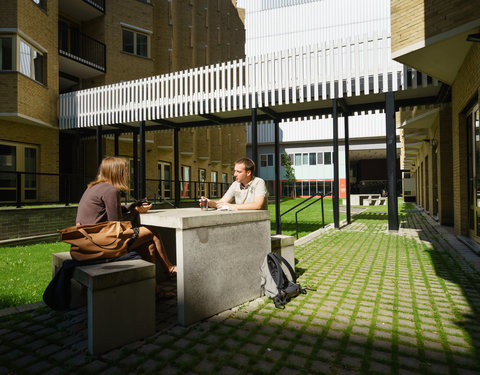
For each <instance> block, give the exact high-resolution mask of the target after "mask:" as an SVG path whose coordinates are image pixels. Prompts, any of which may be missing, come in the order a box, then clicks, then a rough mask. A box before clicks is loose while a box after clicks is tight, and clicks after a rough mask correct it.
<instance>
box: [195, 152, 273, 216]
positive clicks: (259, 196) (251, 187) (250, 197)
mask: <svg viewBox="0 0 480 375" xmlns="http://www.w3.org/2000/svg"><path fill="white" fill-rule="evenodd" d="M254 173H255V163H254V162H253V160H251V159H249V158H241V159H238V160H237V161H236V162H235V169H234V174H233V175H234V176H235V182H234V183H233V184H232V185H231V186H230V187H229V188H228V190H227V192H226V193H225V195H224V196H223V197H222V199H220V200H218V201H212V200H210V199H208V200H207V202H208V206H209V207H213V208H217V209H220V210H268V191H267V187H266V186H265V181H264V180H262V179H261V178H260V177H255V176H254ZM202 198H203V197H202ZM234 199H235V203H234V204H233V203H231V202H232V201H233V200H234Z"/></svg>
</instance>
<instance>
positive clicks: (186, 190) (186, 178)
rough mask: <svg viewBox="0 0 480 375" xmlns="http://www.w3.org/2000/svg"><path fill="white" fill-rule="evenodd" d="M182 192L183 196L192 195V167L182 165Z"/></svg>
mask: <svg viewBox="0 0 480 375" xmlns="http://www.w3.org/2000/svg"><path fill="white" fill-rule="evenodd" d="M180 189H181V194H182V196H183V197H190V167H189V166H187V165H182V184H181V187H180Z"/></svg>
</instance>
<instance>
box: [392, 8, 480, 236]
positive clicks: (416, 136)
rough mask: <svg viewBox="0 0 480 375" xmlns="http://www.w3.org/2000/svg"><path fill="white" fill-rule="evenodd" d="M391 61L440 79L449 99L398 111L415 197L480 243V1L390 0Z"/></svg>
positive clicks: (404, 157)
mask: <svg viewBox="0 0 480 375" xmlns="http://www.w3.org/2000/svg"><path fill="white" fill-rule="evenodd" d="M391 15H392V17H391V19H392V21H391V22H392V55H393V57H394V59H395V60H397V61H399V62H401V63H404V64H407V65H409V66H411V67H414V68H416V69H418V70H419V71H421V72H423V73H426V74H429V75H431V76H432V77H435V78H437V79H439V80H440V81H442V82H444V84H445V87H446V90H445V95H450V98H451V99H450V101H449V103H447V104H444V105H442V106H440V107H438V108H435V109H433V110H432V109H430V110H425V109H418V110H415V111H409V112H406V113H402V114H401V119H400V121H401V123H402V125H403V128H404V129H405V130H404V132H403V134H402V138H403V144H404V147H403V148H404V151H403V153H402V163H403V168H404V169H407V170H408V171H409V174H410V175H411V177H414V178H415V184H416V188H417V202H418V203H419V204H421V205H422V206H423V207H424V208H425V209H426V210H427V211H429V212H430V214H432V215H434V216H436V217H438V219H439V221H440V222H441V223H442V224H450V225H453V226H454V231H455V233H456V234H458V235H464V236H468V237H470V238H472V239H474V240H476V241H477V242H478V241H479V240H480V204H479V202H480V201H479V197H480V194H479V192H480V190H479V189H480V185H479V184H478V181H480V180H479V171H480V166H479V160H480V154H479V152H480V151H479V150H480V147H479V146H480V144H479V137H478V134H479V131H478V129H479V99H478V97H479V89H480V67H479V64H478V61H479V59H480V44H479V43H478V42H479V41H480V38H479V37H480V35H479V31H480V10H479V8H478V2H471V1H462V0H457V1H446V0H439V1H430V0H415V1H402V0H392V2H391Z"/></svg>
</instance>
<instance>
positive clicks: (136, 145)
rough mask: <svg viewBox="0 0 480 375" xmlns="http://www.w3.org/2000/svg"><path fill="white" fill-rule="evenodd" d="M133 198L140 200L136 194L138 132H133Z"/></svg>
mask: <svg viewBox="0 0 480 375" xmlns="http://www.w3.org/2000/svg"><path fill="white" fill-rule="evenodd" d="M132 137H133V176H130V177H131V178H132V179H133V196H134V197H135V198H136V199H142V198H143V197H141V196H140V195H139V194H138V193H139V191H138V130H136V129H135V130H134V131H133V135H132Z"/></svg>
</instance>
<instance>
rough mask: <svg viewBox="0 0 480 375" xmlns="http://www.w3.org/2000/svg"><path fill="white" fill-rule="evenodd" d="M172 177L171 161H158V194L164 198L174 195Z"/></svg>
mask: <svg viewBox="0 0 480 375" xmlns="http://www.w3.org/2000/svg"><path fill="white" fill-rule="evenodd" d="M171 179H172V176H171V165H170V163H165V162H162V161H160V162H158V194H159V195H160V196H161V197H163V198H171V197H172V188H171V185H172V181H171Z"/></svg>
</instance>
